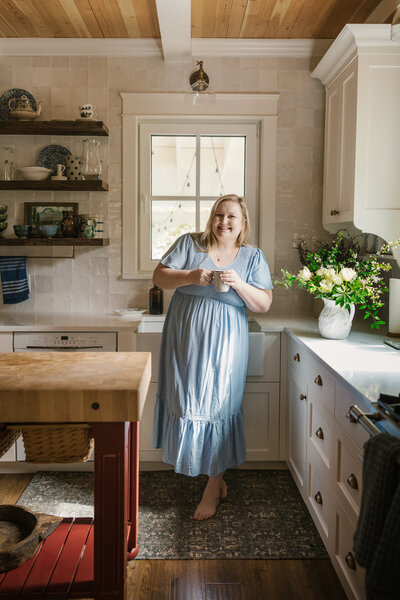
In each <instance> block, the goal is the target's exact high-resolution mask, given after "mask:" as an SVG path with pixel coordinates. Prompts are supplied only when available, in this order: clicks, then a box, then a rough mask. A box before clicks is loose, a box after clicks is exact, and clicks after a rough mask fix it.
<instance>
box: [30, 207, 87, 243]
mask: <svg viewBox="0 0 400 600" xmlns="http://www.w3.org/2000/svg"><path fill="white" fill-rule="evenodd" d="M65 210H70V211H72V212H73V213H74V214H76V215H77V214H79V204H78V202H24V223H25V224H26V225H32V230H31V234H30V237H41V236H40V234H39V233H38V231H37V229H36V228H37V226H38V225H43V224H46V225H50V224H55V223H57V224H58V231H57V233H56V237H63V233H62V231H61V226H60V222H61V220H62V218H63V211H65Z"/></svg>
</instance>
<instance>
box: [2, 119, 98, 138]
mask: <svg viewBox="0 0 400 600" xmlns="http://www.w3.org/2000/svg"><path fill="white" fill-rule="evenodd" d="M0 135H96V136H97V135H99V136H108V127H107V125H105V123H104V122H103V121H89V120H87V121H60V120H53V121H0Z"/></svg>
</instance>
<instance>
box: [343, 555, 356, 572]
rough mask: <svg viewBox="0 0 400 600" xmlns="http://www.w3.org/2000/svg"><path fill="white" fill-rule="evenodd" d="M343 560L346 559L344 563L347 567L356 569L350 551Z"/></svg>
mask: <svg viewBox="0 0 400 600" xmlns="http://www.w3.org/2000/svg"><path fill="white" fill-rule="evenodd" d="M344 560H345V561H346V565H347V566H348V567H349V569H352V570H353V571H355V570H356V561H355V560H354V556H353V555H352V553H351V552H348V554H346V558H345V559H344Z"/></svg>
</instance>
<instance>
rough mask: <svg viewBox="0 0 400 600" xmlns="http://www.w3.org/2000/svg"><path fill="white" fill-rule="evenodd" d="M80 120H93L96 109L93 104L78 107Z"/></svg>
mask: <svg viewBox="0 0 400 600" xmlns="http://www.w3.org/2000/svg"><path fill="white" fill-rule="evenodd" d="M79 112H80V115H81V118H82V119H93V118H94V117H95V116H96V107H95V105H94V104H83V105H82V106H80V107H79Z"/></svg>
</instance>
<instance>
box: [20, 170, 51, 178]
mask: <svg viewBox="0 0 400 600" xmlns="http://www.w3.org/2000/svg"><path fill="white" fill-rule="evenodd" d="M18 171H19V173H20V174H21V177H22V179H25V180H27V181H43V180H44V179H47V178H48V177H49V175H50V173H51V172H52V171H51V169H46V168H45V167H20V168H19V169H18Z"/></svg>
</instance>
